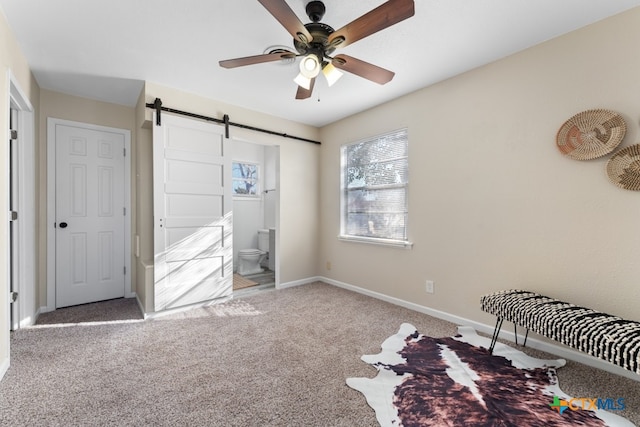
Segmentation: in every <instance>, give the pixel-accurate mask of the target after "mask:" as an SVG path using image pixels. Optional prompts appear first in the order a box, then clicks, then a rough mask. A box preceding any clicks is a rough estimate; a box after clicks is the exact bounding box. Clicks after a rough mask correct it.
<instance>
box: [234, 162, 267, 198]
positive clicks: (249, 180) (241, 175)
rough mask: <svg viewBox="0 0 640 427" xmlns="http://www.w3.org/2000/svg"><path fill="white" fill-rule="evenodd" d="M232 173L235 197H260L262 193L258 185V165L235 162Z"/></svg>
mask: <svg viewBox="0 0 640 427" xmlns="http://www.w3.org/2000/svg"><path fill="white" fill-rule="evenodd" d="M231 172H232V176H231V179H232V181H233V195H234V196H249V197H257V196H258V194H259V193H260V188H259V185H258V184H259V182H258V165H256V164H254V163H236V162H233V166H232V168H231Z"/></svg>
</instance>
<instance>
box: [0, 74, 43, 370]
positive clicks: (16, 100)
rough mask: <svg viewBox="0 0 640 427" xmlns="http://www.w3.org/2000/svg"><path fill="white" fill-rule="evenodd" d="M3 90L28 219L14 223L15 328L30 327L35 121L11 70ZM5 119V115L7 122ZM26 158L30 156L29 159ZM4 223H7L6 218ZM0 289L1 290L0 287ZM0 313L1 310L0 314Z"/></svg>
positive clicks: (21, 206)
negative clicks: (13, 114) (13, 123)
mask: <svg viewBox="0 0 640 427" xmlns="http://www.w3.org/2000/svg"><path fill="white" fill-rule="evenodd" d="M5 84H6V86H5V87H6V88H8V97H7V99H6V101H5V102H6V106H7V111H9V110H10V109H11V108H13V109H15V110H17V111H18V125H19V127H18V129H17V130H18V136H19V140H20V143H21V144H23V148H25V149H22V150H19V151H18V153H19V155H18V156H19V157H18V163H19V164H18V169H19V170H18V174H19V175H18V181H19V188H18V191H19V202H18V213H19V214H20V211H23V212H25V214H27V213H30V215H25V216H23V218H24V220H22V218H20V220H22V221H18V227H17V228H18V235H19V239H20V240H19V242H18V246H19V247H18V250H19V254H16V256H17V257H18V260H19V263H20V264H19V265H18V269H19V271H18V274H19V275H20V277H22V278H23V280H21V281H20V282H19V287H18V293H19V294H20V296H19V297H18V304H19V306H18V307H19V309H18V316H19V319H18V320H19V326H23V325H29V324H31V323H33V321H34V320H35V315H36V313H35V306H36V283H35V269H33V270H32V271H27V270H28V269H27V267H26V262H27V260H29V261H30V262H33V263H35V259H36V253H35V251H36V245H35V167H34V162H35V157H34V150H35V141H34V135H35V132H34V129H35V118H34V114H33V106H32V105H31V102H30V101H29V97H28V96H27V95H26V94H25V92H24V91H23V90H22V89H21V88H20V84H19V83H18V80H17V79H16V78H15V76H14V75H13V73H12V72H11V70H8V71H7V73H6V80H5ZM8 117H9V116H8V115H7V118H8ZM8 130H9V123H8V122H7V127H6V131H5V134H4V138H5V141H6V140H7V138H8ZM28 156H31V157H30V158H29V157H28ZM9 161H10V159H8V158H7V164H6V165H5V173H6V174H7V176H6V179H7V181H6V182H9V180H8V174H9V163H8V162H9ZM8 196H9V192H8V191H7V200H6V202H7V205H5V206H7V207H8ZM4 218H5V219H8V218H7V217H6V216H5V217H4ZM28 218H32V219H33V223H29V222H28V221H27V219H28ZM2 227H5V230H6V231H7V233H6V235H7V236H8V235H9V234H8V227H9V222H8V221H6V222H4V221H3V224H2ZM4 244H5V245H6V249H7V252H6V253H7V259H6V261H7V267H9V264H8V261H9V258H8V257H9V252H8V250H9V245H10V242H9V239H7V241H6V242H4ZM9 274H10V269H9V268H7V276H6V278H5V279H6V281H5V283H7V284H8V283H9ZM0 288H2V287H1V286H0ZM2 294H3V295H1V296H0V304H6V310H7V316H6V318H3V319H0V328H2V329H3V333H2V334H0V336H2V335H4V334H5V333H6V337H7V340H6V342H3V343H0V344H2V345H3V346H4V345H5V344H6V351H7V354H6V358H5V357H4V356H2V355H0V379H2V377H3V376H4V374H5V373H6V371H7V370H8V369H9V363H10V358H9V345H10V334H9V328H10V326H11V325H10V313H11V304H10V303H9V292H8V286H7V292H6V293H5V292H3V293H2ZM0 311H1V310H0Z"/></svg>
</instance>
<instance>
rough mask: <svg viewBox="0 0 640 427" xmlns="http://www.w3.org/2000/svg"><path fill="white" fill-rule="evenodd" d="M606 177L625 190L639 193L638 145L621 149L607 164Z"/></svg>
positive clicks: (639, 152) (639, 148)
mask: <svg viewBox="0 0 640 427" xmlns="http://www.w3.org/2000/svg"><path fill="white" fill-rule="evenodd" d="M607 175H609V179H610V180H611V182H613V183H614V184H615V185H617V186H618V187H620V188H624V189H625V190H634V191H640V144H636V145H632V146H630V147H627V148H623V149H622V150H619V151H618V152H616V153H615V154H614V155H613V156H611V158H610V159H609V161H608V162H607Z"/></svg>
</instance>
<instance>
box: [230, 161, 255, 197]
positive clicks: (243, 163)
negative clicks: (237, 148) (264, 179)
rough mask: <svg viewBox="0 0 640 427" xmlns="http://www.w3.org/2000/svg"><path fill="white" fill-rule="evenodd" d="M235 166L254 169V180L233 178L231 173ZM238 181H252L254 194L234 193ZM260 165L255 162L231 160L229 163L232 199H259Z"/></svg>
mask: <svg viewBox="0 0 640 427" xmlns="http://www.w3.org/2000/svg"><path fill="white" fill-rule="evenodd" d="M236 165H243V166H244V165H249V166H253V167H255V171H256V178H236V177H234V176H233V171H234V170H235V167H236ZM239 181H252V182H253V183H254V187H255V190H256V193H255V194H245V193H236V190H235V189H236V187H235V183H236V182H239ZM260 182H261V179H260V164H259V163H257V162H251V161H244V160H232V162H231V195H232V196H233V198H239V199H257V198H260V194H261V192H260Z"/></svg>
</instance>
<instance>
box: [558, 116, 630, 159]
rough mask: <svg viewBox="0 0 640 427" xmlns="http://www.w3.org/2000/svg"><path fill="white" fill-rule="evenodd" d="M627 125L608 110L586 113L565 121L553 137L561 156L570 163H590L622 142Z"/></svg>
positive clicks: (620, 117)
mask: <svg viewBox="0 0 640 427" xmlns="http://www.w3.org/2000/svg"><path fill="white" fill-rule="evenodd" d="M626 131H627V124H626V123H625V121H624V119H623V118H622V116H621V115H620V114H618V113H615V112H613V111H609V110H587V111H583V112H582V113H578V114H576V115H575V116H573V117H571V118H570V119H569V120H567V121H566V122H565V123H564V124H563V125H562V127H561V128H560V130H559V131H558V136H557V137H556V145H557V146H558V149H559V150H560V152H561V153H562V154H564V155H565V156H567V157H571V158H572V159H574V160H591V159H595V158H598V157H602V156H604V155H605V154H609V153H610V152H612V151H613V150H614V149H615V148H616V147H617V146H618V144H620V142H621V141H622V138H624V134H625V132H626Z"/></svg>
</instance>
